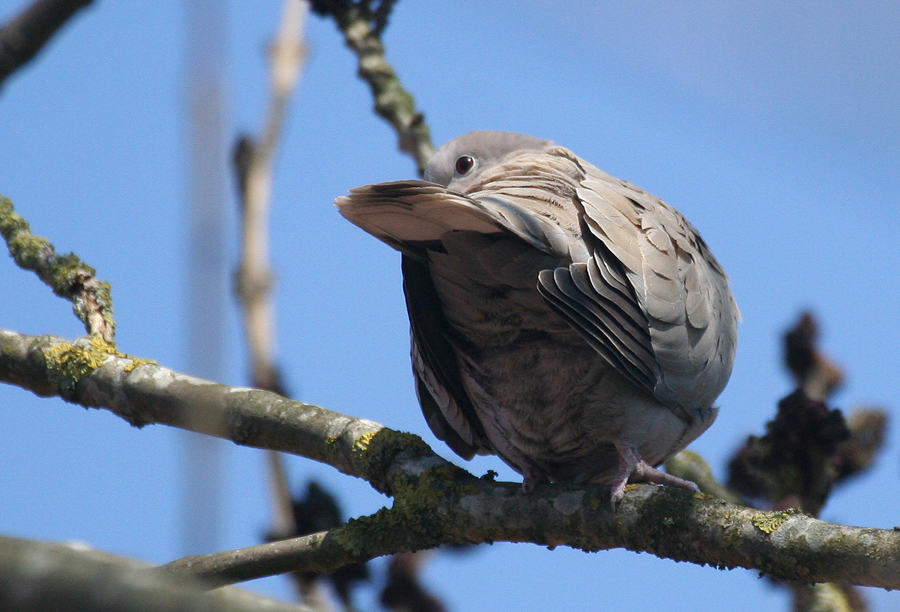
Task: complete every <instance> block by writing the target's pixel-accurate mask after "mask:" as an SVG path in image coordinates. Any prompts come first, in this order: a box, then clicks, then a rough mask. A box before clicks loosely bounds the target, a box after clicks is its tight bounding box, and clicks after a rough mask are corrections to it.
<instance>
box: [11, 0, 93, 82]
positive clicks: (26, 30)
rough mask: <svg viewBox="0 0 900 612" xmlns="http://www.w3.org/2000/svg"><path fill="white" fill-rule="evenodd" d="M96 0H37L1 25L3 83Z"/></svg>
mask: <svg viewBox="0 0 900 612" xmlns="http://www.w3.org/2000/svg"><path fill="white" fill-rule="evenodd" d="M91 1H92V0H37V1H36V2H33V3H32V4H31V6H29V7H28V8H27V9H25V10H24V11H22V12H21V13H19V14H18V15H17V16H16V17H14V18H13V19H12V20H11V21H9V22H8V23H6V24H4V25H3V27H2V28H0V86H2V84H3V82H4V81H5V80H6V79H7V77H9V76H10V75H11V74H12V73H14V72H15V71H16V70H18V69H19V68H21V67H22V66H24V65H25V64H27V63H28V62H29V61H31V59H32V58H33V57H34V56H35V55H37V53H38V51H40V50H41V49H42V48H43V47H44V45H45V44H47V41H48V40H50V37H51V36H53V35H54V34H55V33H56V31H57V30H59V28H61V27H62V26H63V25H64V24H65V23H66V22H67V21H68V20H69V19H70V18H71V17H72V16H73V15H74V14H75V13H77V12H78V11H79V10H81V9H82V8H84V7H86V6H87V5H88V4H90V3H91Z"/></svg>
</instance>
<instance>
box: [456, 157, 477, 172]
mask: <svg viewBox="0 0 900 612" xmlns="http://www.w3.org/2000/svg"><path fill="white" fill-rule="evenodd" d="M474 167H475V159H474V158H473V157H472V156H471V155H460V156H459V157H457V158H456V173H457V174H458V175H460V176H465V175H467V174H468V173H469V172H471V171H472V168H474Z"/></svg>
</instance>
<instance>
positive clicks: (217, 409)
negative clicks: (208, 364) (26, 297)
mask: <svg viewBox="0 0 900 612" xmlns="http://www.w3.org/2000/svg"><path fill="white" fill-rule="evenodd" d="M0 382H6V383H10V384H14V385H17V386H19V387H23V388H25V389H29V390H31V391H33V392H34V393H36V394H37V395H41V396H54V395H55V396H59V397H62V398H63V399H64V400H66V401H68V402H72V403H76V404H80V405H82V406H85V407H88V408H104V409H107V410H110V411H111V412H113V413H114V414H117V415H118V416H120V417H122V418H123V419H125V420H126V421H128V422H129V423H131V424H132V425H134V426H135V427H143V426H145V425H150V424H155V423H158V424H163V425H171V426H173V427H180V428H182V429H190V430H191V431H196V432H198V433H203V434H207V435H211V436H216V437H219V438H225V439H226V440H231V441H233V442H235V443H237V444H241V445H244V446H252V447H256V448H266V449H269V450H280V451H285V452H289V453H293V454H296V455H300V456H303V457H308V458H310V459H314V460H316V461H320V462H322V463H326V464H328V465H331V466H333V467H335V468H337V469H338V470H340V471H341V472H344V473H345V474H350V475H351V476H358V477H360V478H365V479H366V480H367V481H369V482H370V483H371V484H372V485H373V486H374V487H376V488H378V489H379V490H382V491H384V490H386V489H387V488H388V487H389V483H388V482H387V481H386V478H387V475H386V473H384V470H383V469H381V468H380V467H379V466H381V465H387V466H389V465H391V459H392V458H391V457H387V458H385V457H382V456H381V453H383V452H391V451H390V449H393V452H397V453H401V452H407V453H409V452H413V451H415V449H418V453H419V455H430V456H432V457H434V458H435V459H438V458H437V457H436V456H435V455H434V454H433V453H431V451H430V449H428V446H427V445H425V443H424V442H422V441H421V440H419V439H418V438H417V437H415V436H412V435H408V434H401V433H398V432H395V431H392V430H389V429H387V428H384V427H382V426H381V425H379V424H377V423H374V422H372V421H368V420H365V419H356V418H353V417H349V416H346V415H343V414H339V413H337V412H332V411H330V410H326V409H324V408H320V407H318V406H313V405H311V404H304V403H302V402H295V401H291V400H289V399H286V398H284V397H282V396H280V395H277V394H275V393H271V392H268V391H261V390H258V389H245V388H235V387H228V386H226V385H220V384H216V383H212V382H209V381H205V380H202V379H199V378H195V377H193V376H187V375H185V374H179V373H178V372H174V371H172V370H170V369H168V368H164V367H161V366H158V365H156V364H154V363H152V362H147V361H146V360H138V359H135V358H133V357H130V356H128V355H122V354H120V353H117V352H116V351H115V349H113V348H111V347H109V346H108V345H104V344H102V342H100V341H99V340H98V339H97V340H92V339H87V338H81V339H78V340H75V341H72V342H69V341H67V340H64V339H62V338H58V337H54V336H26V335H23V334H18V333H15V332H10V331H5V330H0ZM385 445H387V447H389V449H388V450H386V446H385ZM413 454H415V453H414V452H413ZM441 461H442V460H441Z"/></svg>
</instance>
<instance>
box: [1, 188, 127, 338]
mask: <svg viewBox="0 0 900 612" xmlns="http://www.w3.org/2000/svg"><path fill="white" fill-rule="evenodd" d="M0 235H2V236H3V238H4V239H5V240H6V244H7V246H8V247H9V254H10V256H12V258H13V259H14V260H15V262H16V264H17V265H18V266H19V267H20V268H23V269H25V270H32V271H33V272H35V273H36V274H37V275H38V277H39V278H40V279H41V280H42V281H44V283H45V284H46V285H47V286H49V287H50V288H51V289H53V293H55V294H56V295H58V296H59V297H61V298H65V299H67V300H69V301H71V302H72V304H73V305H74V306H73V309H74V310H75V314H76V315H77V316H78V318H79V319H81V320H82V322H83V323H84V326H85V328H86V329H87V332H88V333H89V334H92V335H98V336H100V337H101V338H102V339H103V340H104V342H107V343H108V344H112V343H113V342H115V332H116V322H115V320H114V319H113V309H112V296H111V294H110V288H109V283H104V282H102V281H99V280H97V278H96V271H95V270H94V269H93V268H92V267H90V266H89V265H87V264H85V263H84V262H82V261H81V260H80V259H79V258H78V256H77V255H75V254H74V253H69V254H68V255H57V253H56V250H55V249H54V248H53V245H52V244H50V241H48V240H47V239H46V238H42V237H41V236H35V235H34V234H32V233H31V228H30V227H29V225H28V222H27V221H26V220H25V219H23V218H22V217H20V216H19V215H18V214H16V211H15V209H14V208H13V204H12V202H11V201H10V200H9V198H5V197H3V196H2V195H0Z"/></svg>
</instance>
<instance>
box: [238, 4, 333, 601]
mask: <svg viewBox="0 0 900 612" xmlns="http://www.w3.org/2000/svg"><path fill="white" fill-rule="evenodd" d="M308 13H309V3H308V2H307V1H306V0H285V2H284V7H283V10H282V14H281V22H280V26H279V30H278V34H277V36H276V37H275V40H274V41H273V42H272V44H271V45H270V47H269V69H270V88H271V89H270V96H269V105H268V109H267V113H266V119H265V127H264V129H263V136H262V138H261V139H260V140H258V141H253V140H251V139H250V138H247V137H244V138H241V139H240V140H239V142H238V144H237V146H236V148H235V155H234V159H235V169H236V171H237V175H238V185H239V187H240V198H241V212H242V215H241V263H240V266H239V268H238V273H237V293H238V297H239V299H240V302H241V306H242V313H243V319H244V334H245V338H246V341H247V349H248V353H249V356H250V369H251V374H250V376H251V384H252V385H253V386H254V387H256V388H258V389H265V390H267V391H272V392H275V393H279V394H282V395H285V394H286V393H285V390H284V388H283V384H282V377H281V371H280V369H279V368H278V365H277V363H276V349H275V338H276V332H275V306H274V303H273V300H272V289H273V284H274V283H273V280H272V279H273V274H272V270H271V261H270V257H269V210H270V203H271V202H270V201H271V193H272V180H273V173H274V161H275V156H276V151H277V146H278V142H279V140H280V135H281V132H282V129H283V126H284V119H285V116H286V111H287V106H288V103H289V101H290V98H291V94H292V93H293V92H294V90H295V89H296V88H297V86H298V85H299V82H300V75H301V72H302V67H303V64H304V62H305V59H306V55H307V53H306V48H305V45H304V42H303V30H304V27H305V24H306V16H307V14H308ZM266 465H267V468H268V469H267V472H268V475H269V477H268V482H269V496H270V499H271V508H272V517H273V521H272V522H273V531H272V534H271V535H272V537H275V538H287V537H291V536H294V535H296V529H295V525H294V511H293V505H292V503H291V495H290V489H289V486H288V482H287V476H286V474H285V469H284V462H283V461H282V459H281V456H280V455H279V454H278V453H277V452H276V451H266ZM294 585H295V587H296V588H297V592H298V595H299V596H301V598H303V599H304V601H305V600H306V598H305V597H304V590H305V589H304V585H303V584H302V580H301V578H300V576H299V575H296V574H295V575H294ZM315 607H316V608H319V606H315Z"/></svg>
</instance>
